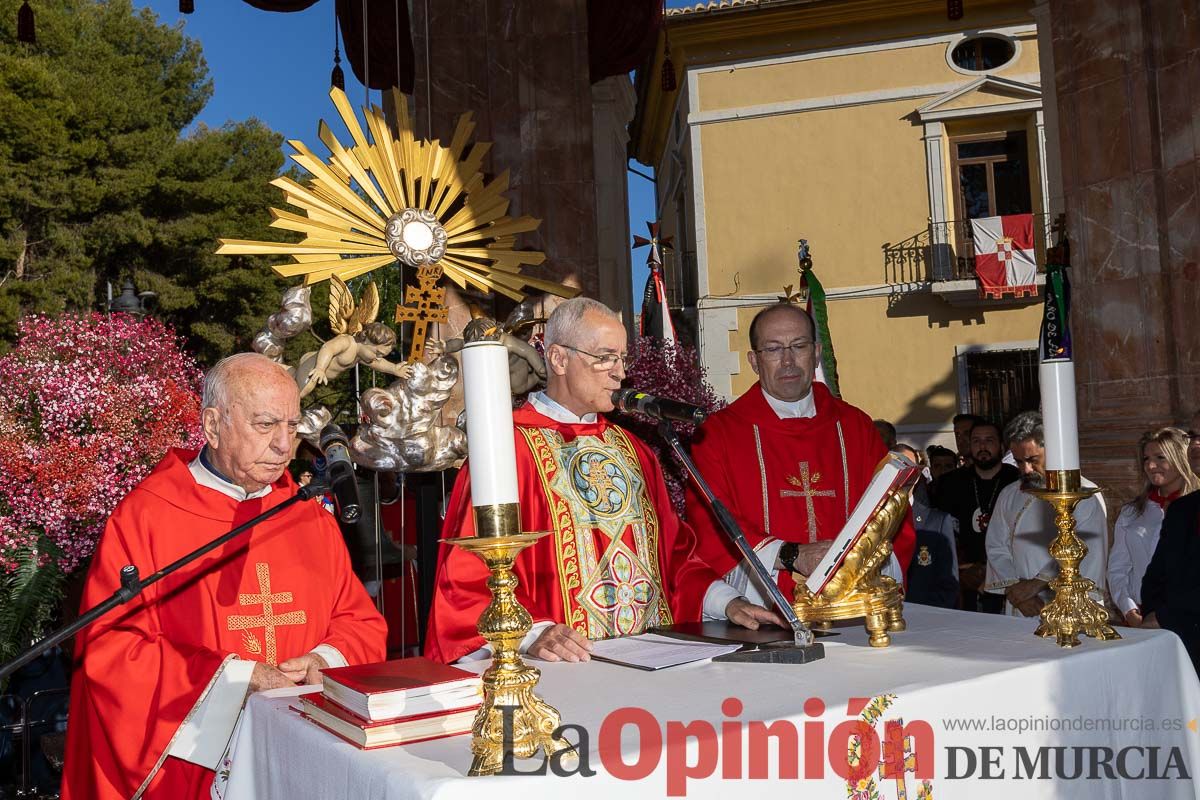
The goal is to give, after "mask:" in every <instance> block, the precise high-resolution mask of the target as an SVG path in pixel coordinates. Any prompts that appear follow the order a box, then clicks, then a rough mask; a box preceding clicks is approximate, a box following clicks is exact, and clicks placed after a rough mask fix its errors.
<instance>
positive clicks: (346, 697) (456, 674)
mask: <svg viewBox="0 0 1200 800" xmlns="http://www.w3.org/2000/svg"><path fill="white" fill-rule="evenodd" d="M321 685H322V689H323V691H324V694H325V696H326V697H328V698H330V699H331V700H333V701H334V702H335V703H337V704H338V705H339V706H341V707H342V708H345V709H347V710H349V711H350V712H352V713H353V714H356V715H357V716H359V717H362V718H363V719H366V720H372V721H378V720H393V719H396V718H397V717H410V716H414V715H417V714H428V713H432V712H445V711H452V710H457V709H462V708H466V707H468V706H477V705H479V702H480V698H481V697H482V696H483V679H482V678H480V677H479V676H478V675H476V674H475V673H473V672H467V671H466V670H464V669H459V668H458V667H451V666H447V665H446V664H439V663H438V662H436V661H430V660H429V659H428V658H421V657H416V658H401V659H397V660H395V661H381V662H379V663H377V664H358V665H355V666H350V667H334V668H332V669H326V670H322V672H321Z"/></svg>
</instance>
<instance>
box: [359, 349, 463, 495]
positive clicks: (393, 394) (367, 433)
mask: <svg viewBox="0 0 1200 800" xmlns="http://www.w3.org/2000/svg"><path fill="white" fill-rule="evenodd" d="M457 382H458V361H457V360H455V359H454V358H453V357H452V356H450V355H447V354H445V353H441V354H439V355H438V356H437V357H436V358H435V359H434V360H433V361H432V362H431V363H429V364H425V363H423V362H418V363H416V364H413V365H412V368H411V372H410V373H409V374H408V375H407V376H405V377H403V378H401V379H400V380H398V381H395V382H393V383H392V384H391V385H390V386H388V387H387V388H386V389H368V390H367V391H365V392H363V394H362V398H361V400H362V408H363V413H364V414H366V416H367V419H368V424H367V425H365V426H363V427H361V428H359V430H358V433H356V434H355V436H354V440H353V441H352V442H351V443H350V449H351V451H352V452H353V454H354V460H355V461H356V462H358V463H360V464H362V465H364V466H368V467H370V468H372V469H376V470H394V471H399V472H432V471H436V470H442V469H446V468H447V467H450V466H452V465H454V464H455V463H457V462H458V461H460V460H461V459H462V458H464V457H465V456H466V454H467V436H466V434H465V433H464V432H463V430H462V429H461V428H459V427H457V426H454V425H439V424H437V421H438V417H439V416H440V412H441V410H442V407H443V406H444V405H445V404H446V401H447V400H448V399H449V398H450V392H451V390H452V389H453V388H454V384H455V383H457Z"/></svg>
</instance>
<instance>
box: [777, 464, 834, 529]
mask: <svg viewBox="0 0 1200 800" xmlns="http://www.w3.org/2000/svg"><path fill="white" fill-rule="evenodd" d="M820 480H821V473H819V472H818V473H817V474H815V475H812V474H810V473H809V470H808V462H807V461H801V462H800V477H799V478H797V477H796V476H795V475H788V477H787V481H788V483H790V484H791V485H792V486H799V487H800V491H798V492H793V491H791V490H789V489H780V490H779V496H780V497H803V498H804V504H805V506H807V509H808V541H809V542H815V541H816V540H817V512H816V508H815V507H814V505H813V498H814V497H836V496H837V492H835V491H834V490H833V489H826V490H824V491H820V492H819V491H817V490H816V489H814V488H813V484H814V483H817V482H818V481H820Z"/></svg>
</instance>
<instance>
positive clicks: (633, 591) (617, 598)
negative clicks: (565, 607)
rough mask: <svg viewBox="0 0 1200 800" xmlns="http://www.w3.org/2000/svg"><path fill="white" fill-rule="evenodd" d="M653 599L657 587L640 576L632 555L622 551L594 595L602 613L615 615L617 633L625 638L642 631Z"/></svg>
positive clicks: (592, 593)
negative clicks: (627, 635)
mask: <svg viewBox="0 0 1200 800" xmlns="http://www.w3.org/2000/svg"><path fill="white" fill-rule="evenodd" d="M653 597H654V584H653V583H651V582H650V579H649V578H647V577H646V576H645V575H639V574H637V572H636V570H635V569H634V566H633V560H632V559H631V558H630V557H629V554H628V553H625V552H622V551H620V550H618V551H617V552H616V553H615V554H614V555H613V557H612V561H611V563H610V573H609V577H608V578H605V579H604V580H602V581H600V582H599V583H597V584H596V586H595V587H594V588H593V589H592V592H591V595H590V598H591V601H592V602H593V603H595V604H596V606H597V607H598V608H599V609H600V610H602V611H605V612H607V613H609V614H611V615H612V618H613V624H614V627H615V629H616V633H618V634H621V635H626V634H630V633H636V632H637V631H638V630H639V628H640V624H641V619H642V615H643V614H644V613H645V610H646V606H647V605H649V603H650V601H651V599H652V598H653Z"/></svg>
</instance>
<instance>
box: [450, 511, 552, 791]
mask: <svg viewBox="0 0 1200 800" xmlns="http://www.w3.org/2000/svg"><path fill="white" fill-rule="evenodd" d="M489 508H490V507H483V508H478V509H476V514H475V516H476V519H477V520H478V519H479V518H480V517H481V516H487V517H488V518H489V519H491V520H492V521H493V523H495V522H496V521H497V520H505V521H506V522H507V523H509V524H511V528H510V532H509V533H507V534H504V535H491V536H469V537H464V538H459V539H443V540H442V541H444V542H448V543H449V544H452V545H455V546H456V547H461V548H462V549H463V550H466V551H468V552H471V553H474V554H475V555H477V556H479V557H480V558H482V559H483V562H484V563H485V564H487V567H488V569H489V570H491V573H492V575H491V577H490V578H488V588H489V589H490V590H491V592H492V602H491V603H489V604H488V607H487V608H486V609H484V611H483V614H482V615H481V616H480V617H479V625H478V629H479V633H480V634H481V635H482V636H483V638H484V639H486V640H487V642H488V644H490V645H491V646H492V665H491V666H490V667H488V668H487V671H486V672H484V673H483V705H482V706H481V707H480V709H479V712H478V713H477V714H476V715H475V722H474V723H473V725H472V727H471V732H472V734H473V738H472V740H471V752H472V753H473V754H474V756H475V758H474V759H473V760H472V761H471V769H470V770H469V771H468V773H467V774H468V775H495V774H496V773H497V772H499V771H500V769H501V767H502V766H503V764H504V752H505V749H506V747H505V744H506V743H505V737H504V717H505V712H504V711H503V710H502V707H505V706H511V707H512V710H511V712H509V713H511V719H512V722H511V725H512V730H511V740H510V742H509V744H510V746H511V751H512V754H513V756H515V757H516V758H532V757H533V756H534V754H536V753H537V751H538V750H539V749H541V750H543V751H544V752H545V754H546V756H547V757H549V756H552V755H553V754H554V753H557V752H559V751H561V750H570V749H571V745H569V744H568V743H567V742H566V741H565V740H564V739H554V738H553V737H552V736H551V734H552V733H553V732H554V730H555V729H557V728H558V726H559V724H560V721H561V718H560V716H559V713H558V711H557V710H555V708H554V707H553V706H551V705H549V704H548V703H546V702H545V701H544V700H542V699H541V698H540V697H538V696H537V695H536V694H534V691H533V689H534V687H535V686H537V682H538V679H539V678H541V675H542V673H541V670H539V669H537V668H536V667H531V666H529V665H528V664H526V663H525V662H524V660H522V658H521V654H520V652H519V651H518V649H517V648H518V647H519V645H520V644H521V640H522V639H524V638H525V634H527V633H529V628H530V627H531V626H532V625H533V620H532V618H531V617H530V616H529V612H528V611H526V610H525V608H524V607H523V606H522V605H521V604H520V603H519V602H517V598H516V593H515V591H514V590H515V589H516V587H517V576H516V575H514V574H513V562H514V561H515V560H516V558H517V555H519V554H520V552H521V551H522V550H524V549H525V548H526V547H528V546H529V545H531V544H533V543H534V542H536V541H537V540H538V539H540V538H542V537H543V536H547V535H548V534H549V531H542V532H541V533H520V532H519V531H520V526H519V523H517V522H516V520H517V519H518V518H517V516H516V515H513V514H511V513H502V512H501V511H500V510H499V509H494V510H491V511H489ZM493 527H494V525H493ZM506 527H508V526H507V525H506ZM492 532H493V533H494V532H495V531H494V530H493V531H492Z"/></svg>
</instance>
